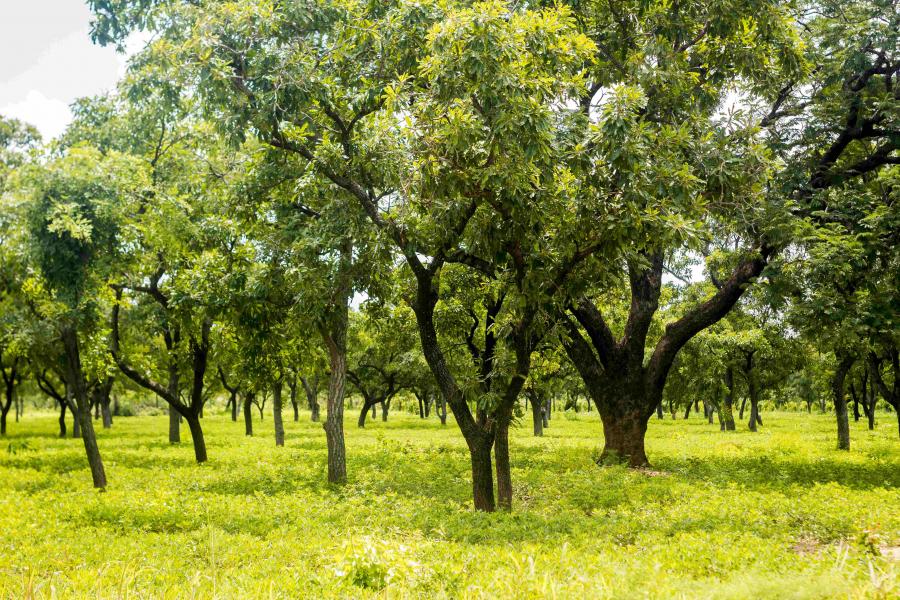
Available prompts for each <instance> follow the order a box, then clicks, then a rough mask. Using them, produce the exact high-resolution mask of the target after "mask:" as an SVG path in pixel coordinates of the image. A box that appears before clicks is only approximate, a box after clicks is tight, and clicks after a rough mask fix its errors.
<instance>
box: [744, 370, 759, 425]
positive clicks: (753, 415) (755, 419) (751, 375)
mask: <svg viewBox="0 0 900 600" xmlns="http://www.w3.org/2000/svg"><path fill="white" fill-rule="evenodd" d="M750 366H751V368H750V369H748V371H747V395H748V396H749V397H750V431H756V430H757V425H762V419H760V418H759V387H758V386H757V382H756V374H755V372H754V371H753V369H752V364H751V365H750Z"/></svg>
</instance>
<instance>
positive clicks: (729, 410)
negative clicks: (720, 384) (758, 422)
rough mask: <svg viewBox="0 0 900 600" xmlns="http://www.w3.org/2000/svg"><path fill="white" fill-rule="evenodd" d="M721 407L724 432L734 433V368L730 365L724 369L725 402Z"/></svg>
mask: <svg viewBox="0 0 900 600" xmlns="http://www.w3.org/2000/svg"><path fill="white" fill-rule="evenodd" d="M723 405H724V406H723V411H722V412H723V416H724V417H725V431H734V430H735V425H734V368H732V367H731V366H730V365H729V366H728V367H727V368H726V369H725V400H724V402H723Z"/></svg>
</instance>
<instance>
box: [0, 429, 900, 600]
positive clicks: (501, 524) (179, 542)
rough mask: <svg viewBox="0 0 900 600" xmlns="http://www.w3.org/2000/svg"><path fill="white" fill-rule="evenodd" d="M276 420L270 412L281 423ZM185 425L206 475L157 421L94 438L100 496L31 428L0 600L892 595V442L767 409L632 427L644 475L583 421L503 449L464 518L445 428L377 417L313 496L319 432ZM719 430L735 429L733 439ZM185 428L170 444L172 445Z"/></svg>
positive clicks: (68, 451)
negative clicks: (600, 459)
mask: <svg viewBox="0 0 900 600" xmlns="http://www.w3.org/2000/svg"><path fill="white" fill-rule="evenodd" d="M285 416H288V415H287V414H286V415H285ZM303 418H304V420H303V421H301V422H300V423H293V422H288V423H287V424H286V425H287V432H288V433H287V446H286V447H285V448H275V446H274V440H273V436H272V433H271V426H272V421H271V418H270V415H268V414H267V415H266V419H265V421H263V422H262V423H261V424H260V423H259V422H256V427H257V429H258V431H257V436H256V437H253V438H246V437H245V436H244V435H243V424H242V423H232V422H231V421H230V420H228V419H227V418H226V417H222V416H214V417H207V418H206V419H205V420H204V427H205V430H206V438H207V441H208V443H209V456H210V462H209V463H208V464H206V465H203V466H197V465H196V464H195V463H194V461H193V452H192V450H191V447H190V444H189V443H187V442H186V443H183V444H181V445H180V446H170V445H169V444H168V443H167V442H166V437H165V436H166V425H167V422H166V417H163V416H160V417H134V418H121V419H118V420H117V421H116V423H115V425H114V428H113V429H112V430H110V431H100V433H99V435H100V448H101V451H102V452H103V458H104V460H105V463H106V468H107V474H108V476H109V481H110V487H109V489H108V490H107V491H106V492H105V493H98V492H96V491H94V490H92V489H91V487H90V475H89V472H88V470H87V466H86V461H85V458H84V451H83V448H82V446H81V442H80V441H79V440H72V439H66V440H59V439H57V438H56V437H55V432H56V429H55V426H56V424H55V420H54V419H53V417H51V416H50V415H46V416H35V415H27V417H26V419H25V420H24V422H22V423H10V437H9V438H8V439H7V440H3V441H2V442H0V443H2V446H0V597H2V598H7V597H8V598H23V597H30V596H33V597H54V596H55V597H66V598H67V597H92V598H94V597H97V598H111V597H126V596H130V597H135V598H188V597H190V598H210V597H220V598H250V597H275V598H279V597H286V598H297V597H323V596H325V597H343V598H360V597H391V598H395V597H410V596H412V597H426V598H440V597H472V598H476V597H485V598H488V597H490V598H493V597H517V598H534V597H557V598H642V597H648V598H657V597H686V598H748V597H754V598H830V597H835V598H848V597H849V598H856V597H866V598H868V597H885V598H896V597H898V594H900V565H898V563H897V562H896V559H895V558H894V559H892V558H890V557H888V556H884V555H883V554H884V553H889V554H890V553H893V552H895V551H896V547H897V546H898V545H900V492H898V489H900V442H898V440H897V439H896V435H897V434H896V422H895V421H894V417H893V415H882V416H880V423H879V427H878V430H877V431H875V432H869V431H866V430H865V428H864V424H863V422H862V421H861V422H860V423H857V424H852V442H853V451H852V452H850V453H842V452H838V451H837V450H835V449H834V446H835V434H834V424H833V420H832V418H831V417H829V416H820V415H813V416H811V417H808V416H807V415H805V414H789V413H774V414H772V413H766V414H765V415H764V419H765V423H766V426H765V427H764V428H763V431H762V432H760V433H758V434H752V433H749V432H745V431H739V432H737V433H729V434H725V433H721V432H719V430H718V426H710V425H707V424H705V423H703V422H702V421H701V419H699V418H697V417H694V418H691V419H690V420H689V421H687V422H685V421H683V420H678V421H674V422H673V421H670V420H666V421H656V420H655V419H654V420H653V421H652V422H651V425H650V433H649V439H648V453H649V455H650V459H651V461H652V462H653V464H654V469H656V470H657V471H658V473H651V474H647V473H640V472H631V471H628V470H626V469H623V468H618V467H612V468H599V467H597V466H595V465H594V464H593V462H592V456H594V455H596V454H597V452H598V449H599V445H600V436H601V433H600V432H601V428H600V424H599V421H598V420H597V417H596V413H592V414H584V413H582V414H581V415H579V416H578V418H574V417H573V416H572V415H569V416H568V418H567V417H566V416H564V415H562V414H558V415H556V416H555V418H554V420H553V421H552V422H551V426H550V428H549V429H548V430H547V431H546V435H545V437H543V438H533V437H532V436H531V435H530V433H529V431H530V427H529V426H528V424H527V423H523V424H522V425H521V426H520V427H518V428H517V429H516V430H515V432H514V434H513V436H512V438H513V439H512V441H511V447H512V450H511V452H512V460H513V482H514V487H515V508H514V511H513V512H512V513H511V514H476V513H475V512H473V510H472V507H471V501H470V499H469V496H470V488H469V473H468V456H467V453H466V452H465V448H464V445H463V444H462V441H461V438H460V436H459V434H458V432H457V430H456V428H455V426H454V425H452V424H448V426H447V427H445V428H441V426H440V425H439V424H438V423H437V421H436V420H431V421H428V422H422V421H420V420H419V419H418V418H417V417H414V416H412V415H405V414H399V413H398V414H394V415H392V416H391V422H389V423H382V422H381V421H380V420H379V421H376V422H373V423H370V424H369V425H368V426H367V428H366V429H365V430H359V429H357V428H356V426H355V424H354V421H355V418H356V415H355V414H348V422H347V446H348V454H349V463H348V468H349V477H350V481H349V483H348V484H347V485H345V486H342V487H331V486H328V485H327V484H325V483H324V480H325V472H324V471H325V439H324V433H323V431H322V429H321V426H320V425H318V424H313V423H310V422H308V418H307V417H306V416H305V415H304V417H303ZM739 427H740V426H739ZM187 433H188V432H187V428H186V427H185V430H184V435H187Z"/></svg>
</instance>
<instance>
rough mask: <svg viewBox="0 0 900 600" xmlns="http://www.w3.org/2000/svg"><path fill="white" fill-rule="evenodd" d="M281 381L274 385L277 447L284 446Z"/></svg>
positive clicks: (273, 396) (273, 406) (273, 400)
mask: <svg viewBox="0 0 900 600" xmlns="http://www.w3.org/2000/svg"><path fill="white" fill-rule="evenodd" d="M282 408H283V407H282V405H281V379H278V380H276V381H275V383H274V384H273V385H272V422H273V424H274V426H275V445H276V446H284V421H282V414H281V411H282Z"/></svg>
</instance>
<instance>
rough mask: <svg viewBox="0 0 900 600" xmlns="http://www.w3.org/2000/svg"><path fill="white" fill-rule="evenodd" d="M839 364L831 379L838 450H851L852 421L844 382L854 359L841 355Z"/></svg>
mask: <svg viewBox="0 0 900 600" xmlns="http://www.w3.org/2000/svg"><path fill="white" fill-rule="evenodd" d="M837 358H838V364H837V366H836V367H835V369H834V376H833V377H832V379H831V392H832V394H833V399H834V414H835V418H836V419H837V438H838V443H837V446H838V450H849V449H850V420H849V419H848V415H847V398H846V397H845V396H844V380H845V378H846V377H847V372H848V371H850V367H852V366H853V362H854V359H853V357H852V356H849V355H839V356H838V357H837Z"/></svg>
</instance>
